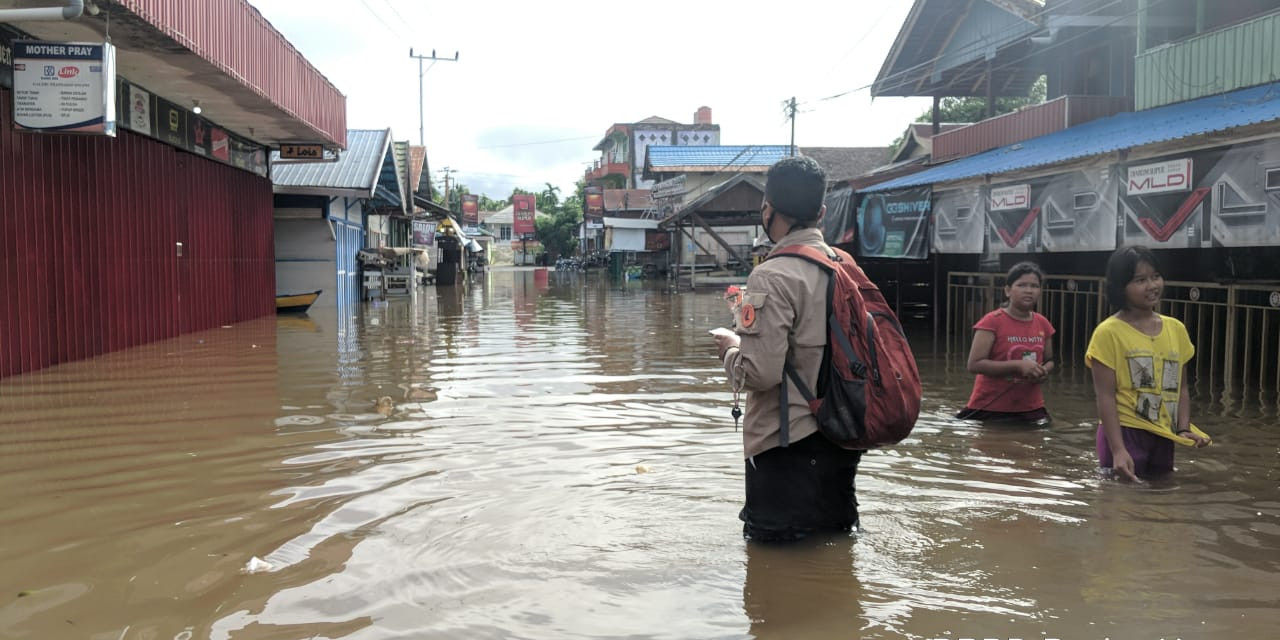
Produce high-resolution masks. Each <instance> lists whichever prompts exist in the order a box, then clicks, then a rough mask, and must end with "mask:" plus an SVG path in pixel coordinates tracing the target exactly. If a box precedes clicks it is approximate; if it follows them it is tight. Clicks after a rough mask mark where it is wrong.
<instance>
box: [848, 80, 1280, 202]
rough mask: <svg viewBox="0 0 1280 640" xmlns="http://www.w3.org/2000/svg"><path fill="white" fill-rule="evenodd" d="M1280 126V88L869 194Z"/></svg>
mask: <svg viewBox="0 0 1280 640" xmlns="http://www.w3.org/2000/svg"><path fill="white" fill-rule="evenodd" d="M1272 120H1280V82H1277V83H1272V84H1266V85H1262V86H1258V87H1251V88H1248V89H1241V90H1239V91H1233V92H1231V93H1225V94H1222V95H1217V96H1210V97H1207V98H1199V99H1196V100H1189V101H1187V102H1181V103H1178V104H1171V105H1167V106H1163V107H1156V108H1155V109H1148V110H1146V111H1133V112H1127V113H1121V114H1117V115H1114V116H1111V117H1108V118H1102V119H1100V120H1094V121H1092V122H1086V123H1084V124H1082V125H1080V126H1077V127H1071V128H1070V129H1063V130H1062V131H1056V132H1054V133H1051V134H1049V135H1045V136H1040V137H1039V138H1032V139H1030V140H1023V141H1022V142H1019V143H1017V144H1011V145H1009V146H1006V147H1001V148H999V149H992V150H991V151H985V152H983V153H980V154H978V155H976V156H970V157H968V158H961V159H959V160H956V161H954V162H949V163H947V164H943V165H938V166H937V167H934V168H932V169H926V170H925V171H921V172H919V173H914V174H911V175H909V176H904V177H901V178H898V179H896V180H890V181H888V182H882V183H880V184H876V185H872V186H870V187H867V188H865V189H862V190H861V191H863V192H870V191H889V190H892V189H902V188H904V187H913V186H916V185H922V184H938V183H943V182H954V181H956V180H964V179H966V178H974V177H977V176H982V175H995V174H1001V173H1007V172H1010V171H1017V170H1019V169H1029V168H1032V167H1039V166H1043V165H1050V164H1058V163H1061V162H1066V161H1068V160H1075V159H1078V158H1087V157H1089V156H1096V155H1101V154H1104V153H1110V152H1112V151H1119V150H1121V149H1131V148H1133V147H1141V146H1143V145H1149V144H1154V143H1157V142H1165V141H1168V140H1177V139H1179V138H1187V137H1190V136H1195V135H1200V134H1204V133H1210V132H1213V131H1225V130H1227V129H1233V128H1235V127H1243V126H1246V125H1251V124H1259V123H1263V122H1269V121H1272Z"/></svg>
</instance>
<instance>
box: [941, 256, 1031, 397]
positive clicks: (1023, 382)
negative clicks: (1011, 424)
mask: <svg viewBox="0 0 1280 640" xmlns="http://www.w3.org/2000/svg"><path fill="white" fill-rule="evenodd" d="M1043 280H1044V273H1042V272H1041V271H1040V267H1039V266H1037V265H1036V264H1035V263H1032V262H1019V263H1018V264H1015V265H1013V268H1012V269H1009V273H1008V274H1007V275H1006V276H1005V281H1004V295H1005V298H1007V302H1006V303H1005V304H1004V305H1003V306H1001V307H1000V308H999V309H996V310H995V311H992V312H991V313H988V314H987V315H985V316H983V317H982V319H981V320H979V321H978V323H977V324H975V325H973V346H971V347H970V348H969V372H970V373H973V374H976V376H977V377H975V378H974V380H973V392H972V393H971V394H970V395H969V402H968V404H966V405H965V407H964V409H962V410H961V411H960V413H958V414H956V417H957V418H964V419H971V420H1017V421H1023V422H1036V423H1045V422H1048V420H1049V412H1048V411H1046V410H1045V408H1044V394H1043V393H1041V391H1040V384H1041V383H1042V382H1044V381H1045V379H1046V378H1048V376H1049V372H1051V371H1053V343H1052V342H1051V340H1050V338H1052V337H1053V334H1054V329H1053V325H1052V324H1051V323H1050V322H1049V319H1048V318H1045V317H1044V316H1042V315H1040V314H1039V313H1037V312H1036V306H1037V305H1038V304H1039V303H1040V291H1041V285H1042V284H1043V282H1042V281H1043Z"/></svg>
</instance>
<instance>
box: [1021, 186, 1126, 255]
mask: <svg viewBox="0 0 1280 640" xmlns="http://www.w3.org/2000/svg"><path fill="white" fill-rule="evenodd" d="M1116 176H1117V173H1116V171H1114V170H1113V168H1112V167H1111V166H1096V167H1090V168H1088V169H1081V170H1079V171H1072V172H1069V173H1063V174H1059V175H1055V176H1051V177H1049V178H1048V179H1047V181H1046V180H1045V179H1041V180H1038V181H1036V182H1035V183H1033V189H1032V197H1031V205H1032V207H1033V208H1035V209H1039V210H1040V248H1041V249H1043V250H1044V251H1111V250H1113V249H1115V248H1116V221H1117V213H1116V211H1117V199H1116V198H1117V180H1116Z"/></svg>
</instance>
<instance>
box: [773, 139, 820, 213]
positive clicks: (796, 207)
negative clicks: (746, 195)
mask: <svg viewBox="0 0 1280 640" xmlns="http://www.w3.org/2000/svg"><path fill="white" fill-rule="evenodd" d="M826 192H827V172H826V171H823V170H822V167H821V166H819V165H818V163H817V162H816V161H814V159H813V158H806V157H804V156H793V157H790V158H783V159H781V160H779V161H777V162H775V163H774V164H773V166H772V167H769V173H768V174H767V175H766V176H765V186H764V198H765V200H768V201H769V205H770V206H772V207H773V208H774V210H776V211H777V212H778V213H780V214H782V215H784V216H786V217H788V218H791V219H792V220H795V221H796V222H800V223H804V224H812V223H814V222H816V221H817V220H818V213H819V212H820V211H822V199H823V197H824V196H825V195H826Z"/></svg>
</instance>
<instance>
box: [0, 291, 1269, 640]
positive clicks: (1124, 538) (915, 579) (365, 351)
mask: <svg viewBox="0 0 1280 640" xmlns="http://www.w3.org/2000/svg"><path fill="white" fill-rule="evenodd" d="M422 291H423V293H422V294H421V295H419V296H418V297H417V298H416V299H414V300H409V299H404V298H402V299H392V300H390V301H388V302H386V303H375V304H372V305H370V306H367V307H365V308H363V310H362V311H361V312H360V314H359V315H358V317H357V318H356V319H355V320H354V321H352V322H343V323H340V322H338V321H337V320H336V319H335V318H334V316H333V313H332V311H331V310H329V311H325V310H319V311H315V312H313V313H312V315H311V317H310V318H305V317H304V318H287V317H281V318H275V317H270V318H264V319H261V320H257V321H253V322H249V323H244V324H240V325H235V326H231V327H226V328H222V329H217V330H213V331H207V332H202V333H197V334H191V335H187V336H183V337H181V338H179V339H176V340H171V341H166V342H160V343H156V344H152V345H147V346H144V347H140V348H135V349H131V350H127V351H123V352H117V353H113V354H109V355H106V356H103V357H99V358H96V359H92V360H88V361H83V362H74V363H70V364H64V365H60V366H57V367H53V368H51V369H47V370H43V371H37V372H35V373H31V374H27V375H21V376H16V377H13V378H9V379H5V380H0V532H3V533H0V567H3V569H0V586H2V587H3V588H2V589H0V637H4V638H36V639H41V640H43V639H56V638H93V639H104V640H108V639H109V640H116V639H120V638H125V639H129V638H151V639H163V640H168V639H170V638H174V639H185V638H218V639H223V638H228V639H229V638H361V639H365V638H747V637H758V638H966V637H967V638H973V637H977V638H1024V639H1029V638H1061V639H1085V638H1098V639H1101V638H1114V639H1121V638H1123V639H1129V638H1153V639H1154V638H1170V639H1172V638H1184V639H1187V638H1229V637H1230V638H1263V637H1271V636H1272V635H1273V634H1274V633H1275V629H1276V627H1277V625H1280V497H1278V496H1280V493H1278V492H1277V488H1278V487H1280V473H1278V472H1277V459H1278V456H1280V430H1278V429H1277V428H1276V426H1275V413H1276V412H1275V407H1274V406H1272V407H1269V408H1267V407H1262V406H1249V405H1245V406H1240V407H1234V408H1232V409H1231V411H1230V413H1227V412H1224V411H1221V410H1220V411H1219V412H1218V415H1209V414H1206V413H1203V412H1200V411H1199V410H1198V409H1193V412H1194V413H1193V416H1195V417H1196V422H1197V423H1198V424H1199V425H1200V426H1201V427H1202V428H1204V429H1205V430H1206V431H1208V432H1209V433H1211V434H1213V435H1214V436H1215V438H1216V443H1215V445H1214V446H1213V447H1210V448H1208V449H1205V450H1199V451H1193V450H1191V449H1187V448H1179V450H1178V452H1177V462H1178V472H1177V474H1176V475H1175V477H1174V478H1173V479H1171V480H1169V481H1166V482H1163V483H1157V484H1151V485H1146V486H1140V487H1135V486H1126V485H1118V484H1115V483H1111V482H1103V481H1100V480H1099V479H1098V477H1097V474H1096V471H1095V465H1096V458H1095V454H1094V451H1093V442H1094V427H1093V425H1094V409H1093V401H1092V390H1091V388H1090V387H1089V386H1088V385H1087V377H1086V375H1087V374H1086V372H1085V371H1083V367H1079V366H1069V367H1068V368H1067V370H1066V371H1063V372H1061V373H1060V374H1057V377H1056V378H1055V379H1054V380H1053V381H1052V382H1051V383H1050V384H1049V385H1048V387H1047V388H1046V395H1047V399H1048V403H1049V409H1050V411H1051V412H1052V413H1053V414H1054V418H1055V422H1054V424H1053V425H1052V426H1051V427H1049V428H1045V429H1038V430H1012V429H1000V428H990V427H988V428H984V427H982V426H980V425H977V424H975V423H968V422H960V421H956V420H954V419H951V418H950V417H949V415H950V414H951V413H954V412H955V411H956V410H958V409H959V408H960V407H961V406H963V404H964V402H965V400H966V399H967V397H968V393H969V388H970V384H971V377H970V375H969V374H968V373H966V372H965V371H964V368H963V366H962V364H961V363H959V362H958V361H955V362H951V361H948V360H947V359H946V358H944V357H941V356H934V355H932V354H931V353H930V350H929V347H928V344H929V343H928V337H927V333H928V332H927V331H925V330H922V331H920V332H919V335H920V336H921V337H919V338H914V337H913V342H914V343H915V344H916V345H918V346H917V351H918V356H919V358H920V364H921V373H922V376H923V378H924V382H925V416H924V417H923V419H922V420H921V422H920V424H919V425H918V426H917V427H916V430H915V432H914V433H913V435H912V437H911V439H910V440H908V441H907V442H905V443H903V444H902V445H900V446H897V447H894V448H892V449H889V450H884V451H877V452H874V453H871V454H869V455H867V456H865V457H864V458H863V462H862V465H861V468H860V472H859V474H858V489H859V499H860V502H861V504H862V507H861V513H862V523H863V527H864V529H865V531H864V532H863V533H862V534H860V535H859V536H857V537H856V538H852V537H841V538H838V539H835V540H826V541H820V542H817V543H808V544H804V545H800V546H792V547H783V548H772V547H761V546H757V545H748V544H746V543H745V542H744V541H743V540H742V537H741V523H740V522H739V521H738V519H737V513H738V509H739V507H740V503H741V499H742V492H743V488H742V473H743V471H742V459H741V447H742V444H741V434H740V433H736V432H735V430H734V425H733V421H732V419H731V418H730V416H729V408H730V400H731V395H730V393H729V392H728V388H727V386H726V384H725V380H724V376H723V372H722V371H721V369H720V368H719V366H718V363H717V361H716V359H715V357H714V346H713V342H712V340H711V338H710V336H708V335H707V330H708V329H709V328H712V327H716V326H722V325H725V324H727V323H728V322H729V319H728V318H727V317H726V316H727V313H726V310H725V305H724V303H723V302H722V301H721V300H720V297H719V292H718V291H706V292H697V293H681V294H674V293H671V292H670V291H668V290H667V289H666V288H665V286H662V285H655V284H645V283H637V282H629V283H626V284H619V283H610V282H609V281H608V280H606V279H605V278H604V277H602V275H601V274H596V273H589V274H585V275H584V274H551V278H550V280H549V282H547V283H539V282H537V281H535V278H534V274H533V272H530V271H511V270H505V271H504V270H496V271H493V272H491V273H489V274H486V275H485V279H484V281H476V282H473V283H471V285H470V286H468V287H466V288H465V289H464V288H461V287H459V288H457V289H456V290H450V289H449V288H439V289H436V288H426V289H424V290H422ZM384 396H385V397H389V398H390V404H388V403H387V402H386V401H383V402H382V403H379V399H380V398H383V397H384ZM1197 406H1200V407H1202V406H1203V403H1201V404H1199V405H1197ZM255 557H256V558H258V559H260V560H261V561H262V562H264V563H265V565H261V564H260V563H255V565H257V566H261V567H262V568H261V569H260V570H257V571H254V572H246V567H247V566H248V565H249V563H250V561H251V559H253V558H255ZM255 568H257V567H255Z"/></svg>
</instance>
